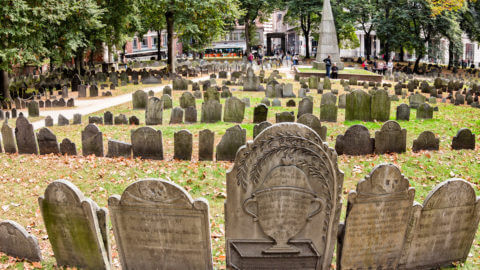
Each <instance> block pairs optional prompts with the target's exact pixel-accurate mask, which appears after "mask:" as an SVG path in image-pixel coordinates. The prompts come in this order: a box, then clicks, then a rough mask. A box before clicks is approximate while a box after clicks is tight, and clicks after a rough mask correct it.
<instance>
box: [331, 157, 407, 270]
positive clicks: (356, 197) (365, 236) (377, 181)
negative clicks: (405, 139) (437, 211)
mask: <svg viewBox="0 0 480 270" xmlns="http://www.w3.org/2000/svg"><path fill="white" fill-rule="evenodd" d="M414 197H415V189H414V188H409V182H408V179H406V178H405V177H404V176H403V175H402V173H401V172H400V169H399V168H398V167H397V166H395V165H393V164H382V165H379V166H377V167H375V168H374V169H373V170H372V172H371V173H370V174H369V175H368V176H367V177H365V179H364V180H362V181H360V182H359V183H358V185H357V190H356V191H351V192H350V193H349V194H348V207H347V215H346V218H345V227H344V231H343V232H342V233H341V235H342V236H341V238H342V239H340V240H339V249H340V252H339V254H341V256H340V260H338V261H337V267H338V269H397V268H398V263H399V260H400V257H401V255H402V251H403V243H404V241H405V237H406V234H407V228H408V225H409V220H410V215H411V212H412V210H413V200H414Z"/></svg>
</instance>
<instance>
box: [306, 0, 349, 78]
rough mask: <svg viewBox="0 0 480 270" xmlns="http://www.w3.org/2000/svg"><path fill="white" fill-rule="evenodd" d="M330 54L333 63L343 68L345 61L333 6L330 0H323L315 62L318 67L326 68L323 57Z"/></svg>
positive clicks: (314, 65)
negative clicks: (341, 51) (340, 46)
mask: <svg viewBox="0 0 480 270" xmlns="http://www.w3.org/2000/svg"><path fill="white" fill-rule="evenodd" d="M329 55H330V58H331V60H332V64H333V63H336V64H337V67H338V69H343V63H342V62H341V60H340V51H339V50H338V40H337V30H336V29H335V21H334V20H333V13H332V6H331V5H330V0H323V10H322V22H321V23H320V31H319V38H318V48H317V59H316V61H315V62H313V67H314V68H316V69H325V63H324V62H323V59H325V58H327V57H328V56H329Z"/></svg>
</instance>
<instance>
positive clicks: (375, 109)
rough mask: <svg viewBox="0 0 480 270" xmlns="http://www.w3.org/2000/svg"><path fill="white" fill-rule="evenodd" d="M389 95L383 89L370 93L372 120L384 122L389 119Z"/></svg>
mask: <svg viewBox="0 0 480 270" xmlns="http://www.w3.org/2000/svg"><path fill="white" fill-rule="evenodd" d="M390 103H391V101H390V97H389V96H388V92H387V91H385V90H377V91H374V92H373V93H372V108H371V112H372V120H377V121H381V122H386V121H388V120H389V119H390Z"/></svg>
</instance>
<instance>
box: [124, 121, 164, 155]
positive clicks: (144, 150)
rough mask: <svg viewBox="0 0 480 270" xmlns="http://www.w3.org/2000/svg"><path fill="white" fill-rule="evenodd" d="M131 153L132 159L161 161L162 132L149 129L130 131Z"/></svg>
mask: <svg viewBox="0 0 480 270" xmlns="http://www.w3.org/2000/svg"><path fill="white" fill-rule="evenodd" d="M131 141H132V151H133V157H134V158H137V157H139V158H142V159H155V160H163V142H162V131H161V130H155V129H153V128H151V127H141V128H139V129H136V130H132V133H131Z"/></svg>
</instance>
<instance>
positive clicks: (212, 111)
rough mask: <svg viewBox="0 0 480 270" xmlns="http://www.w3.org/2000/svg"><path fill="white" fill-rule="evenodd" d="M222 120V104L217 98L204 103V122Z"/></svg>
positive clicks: (202, 117)
mask: <svg viewBox="0 0 480 270" xmlns="http://www.w3.org/2000/svg"><path fill="white" fill-rule="evenodd" d="M221 120H222V104H220V102H218V101H217V100H208V101H205V102H203V103H202V116H201V122H202V123H216V122H220V121H221Z"/></svg>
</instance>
